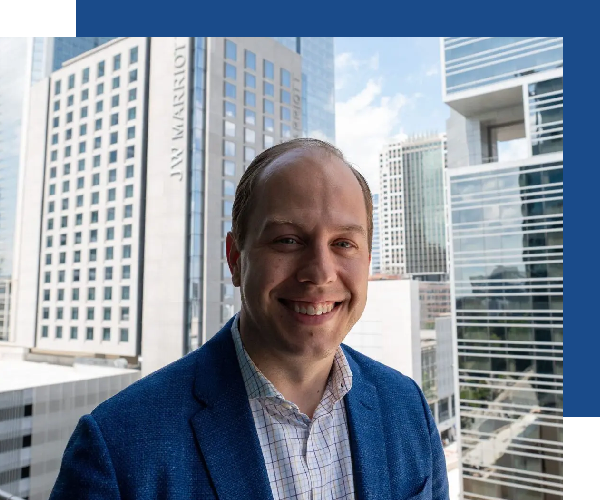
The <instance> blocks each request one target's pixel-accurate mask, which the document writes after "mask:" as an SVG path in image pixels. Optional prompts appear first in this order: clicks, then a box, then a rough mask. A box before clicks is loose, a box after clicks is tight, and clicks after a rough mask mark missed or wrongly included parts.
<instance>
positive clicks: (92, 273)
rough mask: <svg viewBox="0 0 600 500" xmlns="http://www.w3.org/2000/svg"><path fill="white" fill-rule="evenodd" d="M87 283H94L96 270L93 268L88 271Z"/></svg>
mask: <svg viewBox="0 0 600 500" xmlns="http://www.w3.org/2000/svg"><path fill="white" fill-rule="evenodd" d="M88 281H96V269H95V268H94V267H91V268H90V269H88Z"/></svg>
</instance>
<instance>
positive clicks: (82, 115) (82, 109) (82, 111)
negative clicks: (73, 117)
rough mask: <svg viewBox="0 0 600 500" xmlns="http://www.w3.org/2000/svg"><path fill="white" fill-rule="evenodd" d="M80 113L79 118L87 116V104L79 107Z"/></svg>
mask: <svg viewBox="0 0 600 500" xmlns="http://www.w3.org/2000/svg"><path fill="white" fill-rule="evenodd" d="M80 115H81V118H87V116H88V108H87V106H84V107H83V108H81V113H80Z"/></svg>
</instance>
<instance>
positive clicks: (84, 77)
mask: <svg viewBox="0 0 600 500" xmlns="http://www.w3.org/2000/svg"><path fill="white" fill-rule="evenodd" d="M89 81H90V68H84V69H83V72H82V73H81V83H82V84H84V83H88V82H89Z"/></svg>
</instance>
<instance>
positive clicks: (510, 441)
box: [441, 38, 563, 500]
mask: <svg viewBox="0 0 600 500" xmlns="http://www.w3.org/2000/svg"><path fill="white" fill-rule="evenodd" d="M458 40H459V39H444V40H442V44H441V46H442V50H443V51H444V55H445V57H446V61H447V65H449V64H450V63H449V61H455V60H456V59H455V56H456V55H457V52H456V50H457V49H458V48H459V47H458V46H459V45H460V44H461V42H459V41H458ZM461 40H467V39H461ZM474 40H479V41H473V42H471V43H468V42H462V43H464V45H463V48H462V50H464V51H467V52H465V53H464V54H463V53H461V57H463V58H464V61H466V60H469V61H471V60H479V61H480V62H481V64H482V65H483V64H484V63H483V61H484V60H485V61H488V63H487V65H486V68H487V69H485V73H480V74H477V75H476V74H475V72H473V73H472V77H470V79H469V80H467V79H466V74H467V70H466V68H467V67H468V64H467V63H466V62H465V63H464V66H463V67H464V68H465V70H464V78H465V80H461V82H460V84H461V85H462V84H464V87H463V88H464V89H467V87H468V92H469V93H470V94H469V95H467V94H466V91H465V92H463V93H462V96H456V97H455V96H454V95H453V92H454V90H453V88H457V86H458V85H459V82H458V80H456V79H455V76H456V75H451V74H450V73H451V72H450V69H449V68H448V67H446V68H445V75H446V90H447V93H446V95H445V96H444V97H445V101H446V103H447V104H448V105H449V106H450V107H451V108H452V110H451V116H450V119H449V120H448V169H447V175H448V195H449V204H450V214H451V223H450V228H451V239H450V241H451V257H452V258H451V262H452V266H451V289H452V297H453V315H454V327H455V329H456V338H457V341H456V349H457V352H456V356H457V359H458V363H457V368H458V373H457V375H458V377H457V379H458V389H459V394H460V397H459V410H460V436H459V437H460V443H461V471H462V494H463V498H464V499H465V500H482V499H485V500H500V499H510V500H559V499H562V498H563V492H562V474H563V467H562V463H563V446H562V442H563V426H562V416H563V88H562V87H563V85H562V81H563V80H562V79H563V76H562V39H560V38H535V39H534V38H521V39H515V38H485V39H474ZM478 46H479V47H480V48H479V49H477V47H478ZM467 47H469V48H468V49H467ZM509 47H510V49H511V50H510V51H509V50H508V48H509ZM484 50H485V51H486V52H483V51H484ZM490 58H491V59H490ZM469 64H471V63H469ZM451 67H452V68H455V67H456V66H454V63H452V66H451ZM494 67H496V68H497V69H493V68H494ZM509 70H510V71H509ZM467 82H470V83H468V84H467ZM492 104H493V105H494V106H496V108H497V109H491V108H490V106H491V105H492Z"/></svg>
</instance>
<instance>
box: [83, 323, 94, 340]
mask: <svg viewBox="0 0 600 500" xmlns="http://www.w3.org/2000/svg"><path fill="white" fill-rule="evenodd" d="M85 340H94V328H93V327H91V326H88V327H87V328H86V329H85Z"/></svg>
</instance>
